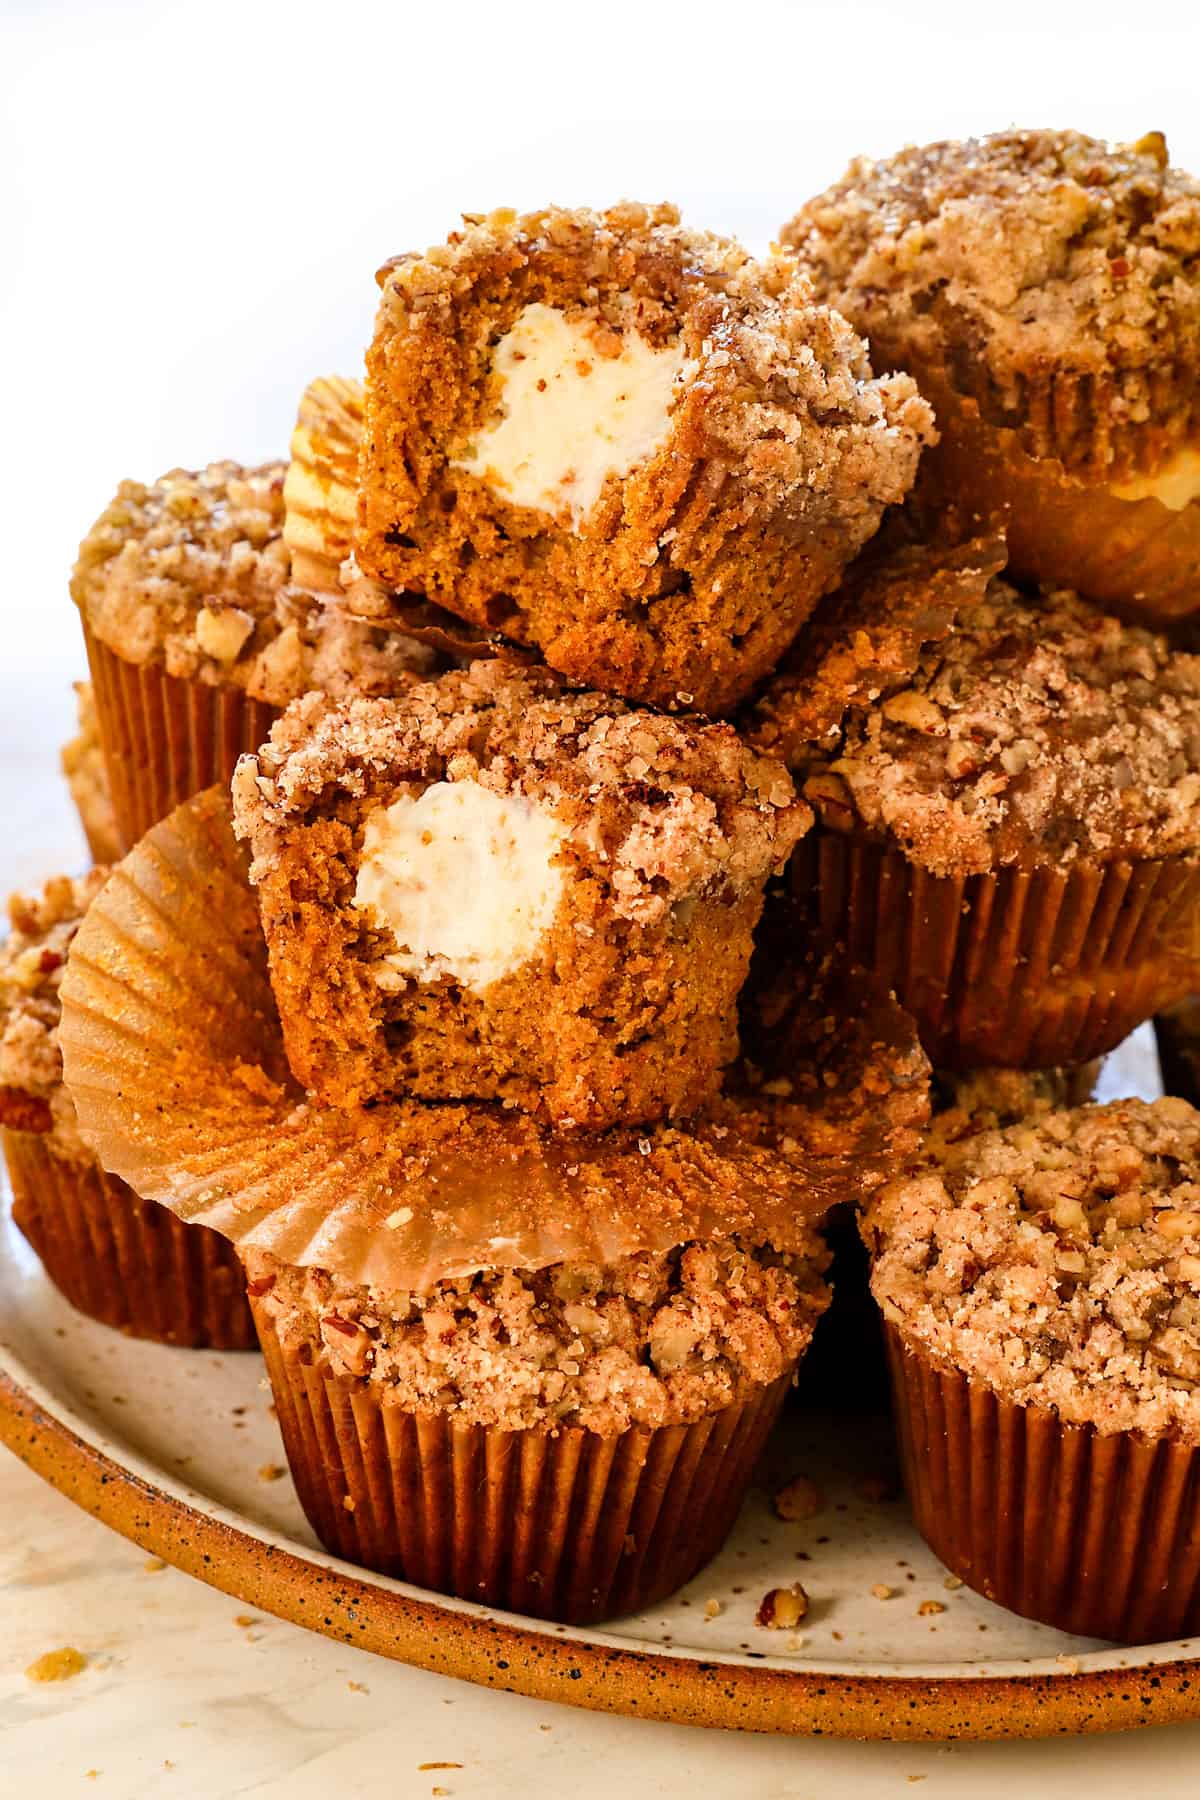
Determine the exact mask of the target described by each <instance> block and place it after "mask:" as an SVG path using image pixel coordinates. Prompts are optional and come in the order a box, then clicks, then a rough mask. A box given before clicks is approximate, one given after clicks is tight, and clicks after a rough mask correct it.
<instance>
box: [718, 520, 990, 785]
mask: <svg viewBox="0 0 1200 1800" xmlns="http://www.w3.org/2000/svg"><path fill="white" fill-rule="evenodd" d="M1004 559H1005V553H1004V540H1003V538H1002V537H1000V536H991V537H978V538H969V539H967V540H966V541H965V542H960V543H955V544H939V543H929V542H917V543H912V542H900V543H896V542H894V541H892V536H891V534H888V533H885V532H881V533H880V537H879V538H878V539H877V540H876V541H875V543H873V544H871V545H870V547H869V548H868V549H867V550H866V551H864V553H863V555H862V556H861V557H860V558H859V560H858V561H857V562H856V563H855V564H854V566H853V567H852V568H851V569H850V570H849V571H848V572H847V575H846V579H845V581H844V582H843V583H842V585H841V587H839V588H837V589H836V590H835V591H834V592H833V593H832V594H829V595H828V596H827V597H826V598H825V599H824V600H823V601H822V602H821V605H820V606H819V607H818V608H817V611H816V613H815V614H814V616H813V618H812V619H811V620H810V621H809V623H808V625H807V626H806V627H805V629H804V631H803V632H802V634H801V636H800V637H799V638H798V639H797V641H796V643H795V645H794V646H793V648H792V649H791V651H789V653H788V655H787V656H786V657H785V658H784V660H783V662H782V663H781V664H780V666H779V669H778V670H777V671H776V673H775V674H774V675H772V676H771V678H770V679H769V680H768V681H767V683H766V685H765V686H764V688H763V690H762V692H761V694H760V695H759V697H758V699H757V700H756V701H755V703H754V706H753V708H752V709H751V710H750V711H749V712H748V714H747V718H746V735H747V737H748V738H749V740H750V742H751V743H752V744H755V745H756V746H757V747H758V748H759V749H762V750H770V751H772V752H773V753H774V754H775V755H776V756H781V757H782V758H783V760H784V762H786V763H787V765H788V767H789V768H800V767H803V766H804V765H805V764H806V763H807V762H809V761H811V759H812V756H813V753H814V750H817V749H821V748H823V747H828V745H830V744H831V743H833V742H834V741H835V740H836V736H837V730H838V726H839V725H840V724H841V722H842V719H843V717H844V715H845V713H846V712H847V710H848V709H849V708H850V707H852V706H857V707H866V706H870V705H871V704H872V702H873V701H875V700H878V699H879V697H880V695H881V694H884V693H887V692H890V691H891V690H892V689H894V688H895V687H896V686H897V685H898V684H900V683H902V682H903V681H905V680H906V679H907V678H908V677H909V676H910V675H911V674H912V673H913V671H914V670H915V669H916V668H917V666H918V664H919V662H920V658H921V652H922V650H923V649H924V648H925V646H926V645H928V644H931V643H935V642H937V641H938V640H939V639H941V638H944V637H945V636H947V634H948V633H949V632H951V631H952V630H953V629H954V625H955V622H956V620H957V618H958V615H959V613H960V612H961V611H962V610H963V609H964V608H965V607H967V606H969V605H970V604H971V602H972V601H975V600H978V599H980V598H981V597H982V596H983V594H984V593H985V592H986V589H987V585H988V582H989V580H990V579H991V577H992V576H993V575H997V574H998V573H999V572H1000V570H1001V569H1002V568H1003V567H1004Z"/></svg>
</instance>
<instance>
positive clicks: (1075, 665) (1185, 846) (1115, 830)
mask: <svg viewBox="0 0 1200 1800" xmlns="http://www.w3.org/2000/svg"><path fill="white" fill-rule="evenodd" d="M812 767H813V770H814V773H813V775H812V777H811V778H810V779H809V781H808V782H807V784H806V786H805V788H804V792H805V795H806V797H807V798H808V799H809V800H810V801H811V802H812V803H813V804H814V805H815V806H816V807H817V808H818V810H819V811H820V813H821V816H822V818H823V820H824V822H825V824H826V825H827V826H829V827H830V828H831V829H834V830H848V829H852V828H857V829H862V828H863V827H865V828H866V829H867V830H869V831H872V832H881V833H887V834H889V835H890V836H891V837H893V838H894V839H895V840H896V841H897V842H898V843H899V844H900V846H901V848H902V849H903V850H904V852H905V853H906V855H907V856H909V857H910V859H911V860H912V861H914V862H916V863H919V864H920V865H921V866H922V867H924V868H927V869H929V870H930V871H931V872H932V873H934V874H935V875H974V874H980V873H983V872H985V871H987V870H990V869H994V868H998V867H1001V866H1004V865H1008V864H1017V865H1019V866H1038V865H1041V864H1046V863H1051V864H1055V865H1062V864H1065V863H1070V862H1072V861H1074V860H1075V859H1076V858H1077V857H1090V858H1094V859H1096V860H1097V861H1100V862H1109V861H1113V860H1115V859H1116V858H1118V857H1122V856H1136V857H1145V856H1163V855H1167V854H1170V853H1172V852H1175V851H1185V850H1192V849H1195V848H1197V847H1198V846H1200V657H1196V656H1193V655H1190V654H1185V653H1182V652H1176V651H1172V650H1171V648H1170V647H1169V645H1168V642H1167V640H1166V639H1165V638H1164V637H1162V636H1160V635H1158V634H1156V633H1154V632H1150V631H1146V630H1143V629H1140V628H1137V627H1134V626H1127V625H1123V624H1121V623H1120V622H1119V621H1118V620H1117V619H1114V618H1110V617H1107V616H1105V615H1104V614H1102V613H1099V612H1097V611H1095V610H1094V609H1093V608H1091V607H1089V606H1086V605H1085V604H1084V603H1083V602H1082V601H1080V600H1078V599H1077V598H1076V597H1075V596H1074V595H1073V594H1068V593H1056V594H1049V595H1044V596H1041V597H1029V596H1026V595H1022V594H1019V593H1018V592H1017V591H1016V590H1015V589H1014V588H1012V587H1009V586H1008V585H1007V583H1005V582H1003V581H1001V580H999V579H996V580H994V581H993V582H992V583H991V585H990V586H989V588H988V590H987V593H986V595H985V596H983V597H982V598H981V599H979V600H978V601H976V602H975V603H973V604H971V605H969V606H968V607H966V608H965V609H963V610H962V612H961V613H960V614H959V618H958V625H957V629H956V630H955V631H954V632H953V633H952V634H951V635H950V636H948V637H946V638H944V639H942V640H941V641H939V642H936V643H931V644H927V645H926V647H925V648H924V649H923V650H922V652H921V654H920V657H919V659H918V660H917V662H916V665H915V667H914V668H913V669H912V671H911V673H910V674H908V675H907V676H901V675H899V674H898V675H897V677H896V678H895V680H894V681H893V683H892V685H891V686H890V687H885V688H884V689H883V691H882V692H881V694H880V697H879V698H878V699H877V700H876V701H875V702H874V703H873V704H872V705H870V706H858V707H854V708H851V709H850V710H849V711H848V712H847V714H846V717H845V719H844V720H843V723H842V728H841V733H840V737H839V739H838V740H837V742H836V744H835V747H834V749H833V750H832V751H831V752H829V753H827V754H826V756H825V757H823V758H821V759H817V760H815V761H814V763H813V765H812Z"/></svg>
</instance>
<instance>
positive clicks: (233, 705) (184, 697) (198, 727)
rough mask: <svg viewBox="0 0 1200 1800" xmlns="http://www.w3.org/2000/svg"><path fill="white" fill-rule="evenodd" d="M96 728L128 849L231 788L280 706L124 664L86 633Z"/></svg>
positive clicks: (230, 688)
mask: <svg viewBox="0 0 1200 1800" xmlns="http://www.w3.org/2000/svg"><path fill="white" fill-rule="evenodd" d="M83 635H84V639H85V641H86V644H87V653H88V664H89V666H90V668H91V673H92V688H93V692H94V694H95V700H96V725H97V730H98V732H99V737H100V744H101V747H102V749H103V751H104V762H105V766H106V768H107V770H108V780H109V786H110V788H111V790H112V803H113V811H114V813H115V814H116V819H117V830H118V832H119V833H120V835H121V839H122V841H123V844H124V847H125V849H127V850H129V849H132V847H133V845H134V844H136V843H137V841H138V839H139V838H140V837H141V836H142V835H143V833H144V832H146V831H148V830H149V829H150V827H151V825H154V824H156V823H157V821H158V820H159V819H164V818H166V816H167V814H168V813H170V812H172V811H173V810H174V809H175V807H177V806H179V805H180V804H181V803H182V802H183V801H184V800H188V799H190V798H191V796H192V795H193V794H198V793H200V791H201V790H202V789H204V788H208V787H211V786H212V785H213V783H214V782H216V783H218V784H219V785H220V786H221V787H224V788H228V786H229V783H230V781H231V780H232V779H233V771H234V767H235V765H236V763H237V759H238V757H239V756H241V755H242V754H243V753H244V752H245V751H247V750H257V749H258V747H259V745H260V744H261V743H263V741H264V740H265V739H266V737H267V736H268V734H269V732H270V730H271V726H272V725H273V723H274V722H275V720H276V719H277V718H278V717H279V709H278V707H274V706H268V705H266V704H265V702H263V701H261V700H254V699H251V697H250V696H249V695H248V694H247V693H246V691H245V689H244V688H240V687H236V686H235V685H233V684H232V683H229V684H227V685H225V686H222V687H216V686H213V685H212V684H211V683H210V682H205V681H187V680H182V679H180V678H178V677H177V676H174V675H168V674H167V672H166V670H165V669H164V668H163V666H162V664H161V663H158V662H147V663H134V662H126V661H125V659H124V657H121V656H118V655H117V654H116V652H115V651H114V650H110V649H109V647H108V645H107V644H103V643H101V642H100V640H99V638H97V637H96V635H95V634H94V633H93V632H91V631H89V630H88V627H87V624H86V622H85V624H84V629H83Z"/></svg>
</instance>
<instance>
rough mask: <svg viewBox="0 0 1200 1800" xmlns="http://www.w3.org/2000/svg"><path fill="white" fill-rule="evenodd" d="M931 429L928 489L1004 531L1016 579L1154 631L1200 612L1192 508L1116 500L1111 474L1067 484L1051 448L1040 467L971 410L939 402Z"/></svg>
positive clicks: (1199, 535)
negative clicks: (1064, 592)
mask: <svg viewBox="0 0 1200 1800" xmlns="http://www.w3.org/2000/svg"><path fill="white" fill-rule="evenodd" d="M938 423H939V428H940V430H941V432H942V438H941V442H940V444H939V445H938V446H937V448H936V449H935V450H933V451H930V452H928V453H927V462H926V463H923V464H922V476H923V483H924V486H925V488H926V491H928V490H929V488H930V487H931V486H933V487H936V488H937V489H938V491H939V492H941V493H943V494H944V496H945V498H946V499H947V500H948V501H951V502H953V503H955V504H957V505H960V506H965V507H967V509H968V510H969V511H971V512H974V513H977V514H978V515H979V516H980V517H982V518H988V519H992V520H994V521H995V522H996V523H998V524H1002V525H1003V526H1004V529H1005V531H1006V533H1007V537H1008V550H1009V568H1010V570H1011V572H1012V573H1013V574H1014V575H1016V576H1019V577H1024V578H1026V579H1029V580H1034V581H1040V582H1042V583H1044V584H1046V585H1048V586H1057V587H1067V588H1073V589H1074V590H1075V591H1076V592H1077V593H1081V594H1085V595H1086V596H1087V597H1088V598H1089V599H1091V600H1094V601H1096V602H1098V603H1100V604H1102V605H1105V606H1109V607H1111V608H1112V609H1113V610H1115V611H1120V612H1123V613H1128V614H1129V615H1131V616H1133V617H1136V618H1140V619H1143V620H1148V621H1149V622H1151V623H1156V624H1168V623H1170V622H1171V621H1172V620H1176V619H1184V618H1188V617H1190V616H1191V615H1192V614H1194V613H1196V612H1198V611H1200V504H1197V503H1195V502H1193V503H1192V504H1191V505H1190V506H1185V507H1183V508H1181V509H1180V510H1179V511H1173V510H1172V509H1171V508H1170V507H1167V506H1164V505H1163V504H1162V503H1161V501H1158V500H1155V499H1145V500H1121V499H1118V498H1117V496H1116V495H1114V494H1113V493H1111V492H1110V491H1109V490H1110V487H1111V485H1112V484H1113V483H1114V482H1117V481H1119V480H1121V479H1122V476H1121V474H1120V473H1119V472H1117V471H1114V470H1113V469H1108V468H1105V469H1101V470H1100V471H1099V472H1098V473H1097V474H1096V475H1095V476H1094V477H1093V478H1092V479H1091V480H1090V481H1081V480H1078V479H1073V478H1072V476H1071V475H1070V474H1068V473H1067V472H1066V471H1065V470H1064V468H1063V466H1062V463H1061V462H1058V461H1056V460H1053V458H1054V452H1053V450H1047V451H1043V452H1041V453H1040V454H1041V457H1042V460H1038V459H1037V458H1035V457H1034V456H1032V455H1030V454H1028V452H1027V450H1026V449H1025V447H1024V446H1023V444H1022V441H1021V439H1020V438H1019V437H1018V436H1017V434H1016V433H1015V432H1012V431H1005V430H1001V429H999V428H997V427H996V426H993V425H989V424H986V423H985V422H984V421H983V420H981V419H980V417H979V415H978V413H977V412H976V411H975V410H974V409H973V408H972V407H971V406H970V405H969V404H967V405H963V404H962V403H961V402H952V403H951V404H949V405H947V403H946V401H945V400H943V404H942V406H941V408H939V411H938ZM1139 429H1144V428H1139ZM1198 429H1200V427H1198ZM1164 454H1169V448H1167V447H1164ZM1151 467H1153V463H1151ZM1136 473H1138V470H1137V469H1132V470H1130V471H1127V474H1136Z"/></svg>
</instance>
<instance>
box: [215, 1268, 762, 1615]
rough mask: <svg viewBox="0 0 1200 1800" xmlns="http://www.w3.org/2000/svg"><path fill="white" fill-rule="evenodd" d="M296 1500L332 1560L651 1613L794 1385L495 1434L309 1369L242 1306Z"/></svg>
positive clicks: (593, 1611) (712, 1540)
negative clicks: (700, 1409)
mask: <svg viewBox="0 0 1200 1800" xmlns="http://www.w3.org/2000/svg"><path fill="white" fill-rule="evenodd" d="M251 1305H252V1307H253V1310H254V1316H255V1322H256V1324H257V1326H258V1332H259V1340H260V1342H261V1344H262V1350H263V1355H264V1357H265V1358H266V1364H267V1373H268V1375H269V1376H270V1380H271V1388H272V1392H273V1394H274V1399H275V1406H276V1410H277V1412H278V1415H279V1426H280V1430H281V1431H282V1433H283V1442H284V1449H285V1450H286V1452H287V1458H288V1463H289V1465H290V1467H291V1472H292V1479H293V1481H294V1482H295V1484H296V1491H297V1493H298V1495H299V1497H300V1503H301V1505H302V1506H303V1508H304V1511H305V1513H306V1515H307V1517H308V1520H309V1523H310V1524H311V1525H312V1527H313V1530H314V1531H315V1532H316V1534H317V1536H318V1537H319V1538H320V1540H321V1542H322V1543H323V1544H324V1545H325V1547H326V1549H328V1550H331V1551H332V1552H333V1553H334V1554H335V1555H337V1556H341V1557H344V1558H345V1559H346V1561H348V1562H354V1563H360V1564H362V1565H363V1566H364V1567H366V1568H369V1569H376V1570H378V1571H379V1572H380V1573H381V1574H384V1575H391V1576H395V1577H397V1578H399V1579H401V1580H404V1581H410V1582H413V1583H415V1584H416V1585H417V1586H419V1587H426V1588H433V1589H435V1590H436V1591H438V1592H441V1593H450V1594H455V1595H457V1596H458V1597H459V1598H460V1599H464V1600H477V1601H480V1602H481V1603H482V1604H484V1605H487V1606H498V1607H503V1608H505V1609H506V1610H508V1611H512V1612H519V1613H524V1614H526V1615H527V1616H529V1617H531V1618H539V1619H547V1618H548V1619H557V1620H559V1621H561V1622H562V1623H564V1624H569V1625H583V1624H592V1623H595V1622H596V1621H598V1620H601V1619H609V1618H615V1617H618V1616H619V1615H621V1614H624V1613H632V1612H637V1611H639V1610H640V1609H641V1608H643V1607H646V1606H651V1605H653V1604H654V1603H655V1601H657V1600H661V1599H662V1598H664V1596H665V1595H667V1594H669V1593H672V1592H674V1590H675V1589H676V1588H678V1587H682V1585H683V1584H684V1582H686V1581H688V1580H690V1579H691V1577H692V1576H693V1575H694V1574H696V1572H697V1571H698V1570H699V1569H700V1568H702V1567H703V1565H704V1564H705V1563H706V1562H708V1561H709V1560H710V1559H711V1558H712V1557H713V1556H715V1555H716V1553H717V1551H718V1550H719V1549H720V1547H721V1545H722V1543H723V1542H724V1541H725V1538H726V1536H727V1535H728V1533H729V1531H730V1529H731V1527H732V1525H733V1522H734V1520H735V1518H736V1517H737V1514H738V1510H739V1508H740V1507H741V1504H742V1500H743V1499H744V1497H745V1493H746V1489H747V1487H748V1486H749V1482H750V1477H751V1473H752V1471H753V1468H754V1464H755V1462H756V1461H757V1459H758V1455H759V1453H760V1451H761V1450H762V1447H763V1445H764V1444H765V1442H766V1439H767V1436H768V1434H769V1433H770V1430H771V1427H772V1426H773V1425H774V1423H775V1419H776V1417H777V1416H778V1413H779V1409H780V1407H781V1406H782V1404H783V1399H784V1396H785V1394H786V1393H787V1390H788V1387H789V1385H790V1383H791V1380H792V1370H790V1369H789V1370H787V1371H786V1372H785V1373H784V1374H783V1375H781V1376H779V1377H778V1379H777V1380H775V1381H773V1382H771V1383H770V1384H769V1385H767V1386H762V1387H757V1388H755V1389H753V1390H751V1392H750V1393H749V1394H747V1395H746V1396H745V1397H744V1398H743V1399H742V1400H740V1401H738V1402H735V1403H734V1404H733V1405H731V1406H727V1407H725V1408H724V1409H723V1410H722V1411H720V1412H716V1413H710V1414H709V1415H708V1416H707V1417H706V1418H703V1419H700V1420H698V1421H697V1422H696V1423H694V1424H691V1425H669V1426H662V1427H659V1428H658V1429H653V1430H652V1429H647V1428H641V1427H638V1428H634V1429H633V1430H630V1431H626V1432H622V1433H621V1434H619V1435H617V1436H614V1437H602V1436H600V1435H599V1434H598V1433H596V1432H591V1431H584V1430H582V1429H580V1428H579V1427H567V1428H564V1429H563V1430H561V1431H559V1432H558V1433H557V1434H553V1433H550V1432H548V1431H544V1430H533V1429H531V1430H525V1431H500V1430H494V1429H489V1428H487V1427H484V1426H480V1425H464V1424H456V1423H455V1422H454V1421H453V1419H452V1418H450V1417H449V1416H448V1415H440V1414H436V1413H421V1414H418V1413H411V1412H407V1411H406V1410H405V1409H404V1408H402V1407H399V1406H389V1405H387V1404H386V1403H383V1402H381V1401H380V1399H379V1398H378V1395H377V1393H375V1392H373V1391H372V1389H371V1387H370V1384H369V1383H368V1382H366V1381H365V1380H360V1379H358V1378H355V1377H347V1376H337V1375H334V1374H332V1373H330V1372H329V1371H327V1370H323V1369H321V1368H320V1367H318V1366H317V1365H316V1364H315V1363H312V1362H309V1363H305V1362H304V1361H303V1359H302V1356H301V1354H300V1350H301V1347H300V1346H297V1347H296V1348H294V1349H293V1348H291V1347H288V1348H286V1349H285V1348H284V1346H283V1345H282V1344H281V1343H280V1340H279V1337H278V1335H277V1334H276V1331H275V1328H274V1325H273V1323H272V1321H271V1319H270V1317H269V1315H268V1314H267V1312H266V1311H265V1309H264V1308H263V1307H261V1306H259V1305H256V1304H255V1303H254V1302H253V1301H251Z"/></svg>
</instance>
